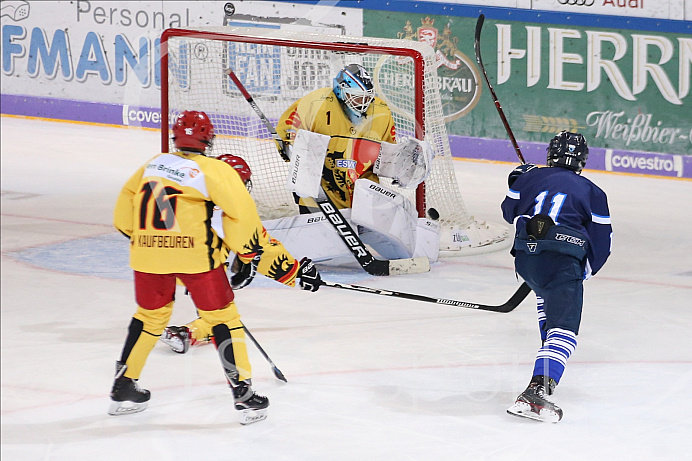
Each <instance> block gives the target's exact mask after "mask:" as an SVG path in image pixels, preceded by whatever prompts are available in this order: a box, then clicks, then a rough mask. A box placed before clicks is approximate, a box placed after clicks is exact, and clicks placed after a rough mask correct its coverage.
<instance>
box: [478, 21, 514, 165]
mask: <svg viewBox="0 0 692 461" xmlns="http://www.w3.org/2000/svg"><path fill="white" fill-rule="evenodd" d="M484 21H485V16H484V15H482V14H481V15H480V16H478V20H477V21H476V34H475V36H474V41H473V50H474V51H475V52H476V61H477V62H478V66H479V67H480V68H481V73H482V74H483V77H484V78H485V83H486V85H487V86H488V90H490V95H491V96H492V98H493V102H494V103H495V108H496V109H497V112H498V114H500V119H501V120H502V124H503V125H504V126H505V131H506V132H507V135H508V136H509V140H510V141H511V142H512V146H513V147H514V151H515V153H516V154H517V157H518V158H519V160H520V161H521V163H526V161H525V160H524V155H522V153H521V149H519V143H517V140H516V138H515V137H514V133H513V132H512V128H511V127H510V126H509V122H508V121H507V117H505V112H504V111H503V110H502V106H501V105H500V101H499V100H498V99H497V95H496V94H495V90H494V89H493V86H492V85H491V84H490V78H488V73H487V72H486V71H485V65H483V58H482V57H481V30H482V29H483V22H484Z"/></svg>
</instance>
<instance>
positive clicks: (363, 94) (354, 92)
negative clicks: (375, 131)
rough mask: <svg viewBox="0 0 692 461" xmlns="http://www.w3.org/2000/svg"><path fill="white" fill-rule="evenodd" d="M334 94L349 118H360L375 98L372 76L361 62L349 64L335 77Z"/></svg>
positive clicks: (354, 119) (353, 119)
mask: <svg viewBox="0 0 692 461" xmlns="http://www.w3.org/2000/svg"><path fill="white" fill-rule="evenodd" d="M334 94H335V95H336V99H338V100H339V102H340V103H341V104H342V106H343V108H344V110H345V111H346V113H347V114H348V116H349V118H350V119H351V120H352V121H357V120H360V117H362V116H363V114H365V112H366V111H367V110H368V107H370V103H371V102H372V100H373V99H374V98H375V92H374V90H373V85H372V77H370V74H369V73H368V71H367V70H365V68H364V67H363V66H361V65H360V64H349V65H348V66H346V67H344V68H343V69H341V70H340V71H339V73H338V74H337V75H336V77H334Z"/></svg>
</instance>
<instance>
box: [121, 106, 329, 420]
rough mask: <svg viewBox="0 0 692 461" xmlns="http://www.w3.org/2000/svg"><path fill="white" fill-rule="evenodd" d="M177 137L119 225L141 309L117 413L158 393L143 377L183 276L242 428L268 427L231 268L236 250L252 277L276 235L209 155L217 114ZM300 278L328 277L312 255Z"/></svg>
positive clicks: (143, 176)
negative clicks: (216, 224) (218, 227)
mask: <svg viewBox="0 0 692 461" xmlns="http://www.w3.org/2000/svg"><path fill="white" fill-rule="evenodd" d="M172 132H173V140H174V144H175V146H176V148H177V149H178V151H176V152H172V153H162V154H159V155H156V156H155V157H154V158H152V159H151V160H149V161H148V162H147V163H146V164H144V165H143V166H142V167H140V168H139V169H138V170H137V171H136V172H135V173H134V174H133V175H132V176H131V177H130V179H129V180H128V181H127V182H126V183H125V186H124V187H123V188H122V190H121V192H120V195H119V197H118V200H117V202H116V206H115V211H114V225H115V227H116V229H118V230H119V231H120V232H121V233H123V234H124V235H125V236H127V237H128V238H129V239H130V266H131V267H132V269H133V270H134V285H135V299H136V302H137V305H138V307H137V310H136V312H135V314H134V316H133V318H132V321H131V323H130V326H129V329H128V335H127V338H126V340H125V344H124V347H123V350H122V354H121V357H120V360H118V361H117V363H116V375H115V380H114V383H113V387H112V389H111V394H110V397H111V406H110V408H109V413H110V414H111V415H123V414H129V413H135V412H139V411H142V410H144V409H145V408H146V406H147V402H148V401H149V398H150V393H149V391H148V390H145V389H141V388H140V387H139V385H138V383H137V380H138V379H139V377H140V374H141V372H142V369H143V367H144V364H145V362H146V359H147V357H148V355H149V353H150V352H151V350H152V348H153V347H154V345H155V344H156V341H157V340H158V338H159V336H160V335H161V333H162V332H163V330H164V328H165V327H166V325H167V324H168V321H169V319H170V317H171V313H172V309H173V302H174V298H175V289H176V279H179V280H180V281H181V282H182V283H183V284H184V285H185V286H186V287H187V290H188V291H189V294H190V296H191V298H192V300H193V302H194V303H195V306H196V307H197V310H198V313H199V315H200V317H201V318H203V319H204V321H205V322H206V323H208V324H209V325H212V331H213V334H214V343H215V345H216V347H217V349H218V352H219V357H220V359H221V363H222V365H223V369H224V372H225V374H226V377H227V379H228V382H229V384H230V386H231V388H232V391H233V397H234V401H235V409H236V410H238V411H240V412H241V423H249V422H255V421H259V420H262V419H264V418H266V408H267V407H268V406H269V400H268V399H267V398H266V397H264V396H261V395H258V394H256V393H255V392H254V391H253V390H252V387H251V380H250V378H251V368H250V363H249V360H248V356H247V349H246V346H245V334H244V330H243V325H242V323H241V321H240V316H239V315H238V311H237V309H236V306H235V303H234V301H233V299H234V294H233V289H232V288H231V284H230V282H229V280H228V278H227V277H226V273H225V270H224V269H225V266H224V264H223V263H224V262H225V260H226V257H227V255H228V251H229V250H230V251H232V252H233V253H236V254H238V255H239V256H240V263H242V264H241V265H244V266H247V268H246V269H244V273H245V274H248V277H245V279H246V280H247V279H248V278H250V277H249V276H251V275H252V274H254V271H255V270H256V268H257V265H258V264H259V261H260V259H261V256H262V253H263V252H264V251H265V247H267V246H269V244H268V236H267V234H266V231H264V228H263V226H262V222H261V221H260V218H259V216H258V215H257V209H256V207H255V204H254V202H253V200H252V198H251V197H250V194H249V193H248V191H247V189H246V188H245V185H244V184H243V181H242V180H241V178H240V176H239V175H238V174H237V173H236V172H235V171H234V169H233V168H232V167H231V166H230V165H229V164H227V163H226V162H223V161H219V160H217V159H215V158H210V157H206V156H205V155H204V154H205V153H206V151H207V149H210V148H211V145H212V142H213V139H214V126H213V125H212V123H211V121H210V119H209V117H208V116H207V115H206V114H205V113H204V112H197V111H185V112H183V113H182V114H181V115H180V116H179V117H178V119H177V120H176V122H175V124H174V125H173V130H172ZM215 206H218V207H219V208H220V210H221V211H222V212H223V213H224V215H226V216H227V217H228V219H227V220H224V226H223V233H224V235H223V238H222V237H221V236H220V235H219V234H218V233H217V231H215V230H214V229H213V228H212V226H211V221H212V216H213V212H214V207H215ZM298 277H299V278H300V280H301V287H304V288H305V289H311V290H313V291H314V288H315V285H317V286H319V274H317V270H316V269H315V266H314V265H313V264H312V262H311V261H309V260H307V258H306V259H305V260H304V261H303V262H302V263H301V267H300V268H299V269H298ZM250 279H251V278H250ZM303 279H306V280H309V282H308V283H307V284H305V283H303ZM241 282H242V281H241Z"/></svg>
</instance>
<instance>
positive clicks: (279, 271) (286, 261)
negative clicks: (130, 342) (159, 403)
mask: <svg viewBox="0 0 692 461" xmlns="http://www.w3.org/2000/svg"><path fill="white" fill-rule="evenodd" d="M217 159H219V160H221V161H224V162H226V163H228V164H229V165H231V166H232V167H233V168H234V169H235V170H236V172H238V174H239V175H240V178H241V179H242V180H243V183H244V184H245V186H246V188H247V189H248V191H250V190H251V189H252V180H251V176H252V170H251V169H250V167H249V165H248V164H247V162H245V160H243V159H242V158H241V157H238V156H235V155H230V154H225V155H220V156H219V157H217ZM232 225H233V221H232V220H231V219H230V217H228V215H226V214H224V213H222V212H221V210H220V209H218V210H217V209H215V210H214V214H213V216H212V228H213V229H215V230H216V231H217V233H218V234H219V235H220V236H221V237H222V238H223V237H224V235H225V231H224V229H225V228H228V227H229V226H232ZM262 240H263V242H264V243H263V245H262V246H263V249H264V252H263V253H262V256H261V258H260V261H259V264H257V268H256V271H257V272H259V273H260V274H262V275H265V276H267V277H268V278H271V279H273V280H276V281H277V282H279V283H282V284H284V285H286V286H290V287H293V286H295V284H296V277H297V275H298V270H299V268H300V264H299V263H298V261H296V259H295V258H294V257H293V256H292V255H291V254H290V253H289V252H288V251H286V249H285V248H284V246H283V244H282V243H281V242H279V241H278V240H276V239H273V238H271V237H270V236H269V235H268V233H266V231H265V232H263V239H262ZM224 249H225V250H227V252H230V248H228V247H227V246H224ZM232 256H233V255H232ZM247 262H248V261H247V256H246V255H241V254H238V255H235V256H234V258H233V259H232V266H231V272H232V273H233V276H232V277H231V286H232V287H233V289H234V290H237V289H240V288H242V287H245V286H247V285H248V284H249V283H250V281H252V278H253V277H254V272H251V270H252V266H251V265H250V264H247ZM304 283H310V282H307V280H305V281H304ZM313 288H314V290H313V291H315V290H317V289H318V288H319V284H315V285H314V287H313V286H311V287H310V288H306V289H311V290H312V289H313ZM212 327H213V325H210V324H209V323H207V322H206V321H205V320H204V319H203V318H202V317H198V318H197V319H195V320H193V321H192V322H190V323H188V324H186V325H183V326H168V327H166V328H165V330H164V331H163V333H162V334H161V338H160V339H161V341H162V342H164V343H165V344H167V345H168V346H169V347H170V348H171V349H172V350H173V351H174V352H177V353H179V354H184V353H185V352H187V351H188V349H189V347H190V346H194V345H196V344H207V343H209V342H210V341H211V340H212V339H213V332H212Z"/></svg>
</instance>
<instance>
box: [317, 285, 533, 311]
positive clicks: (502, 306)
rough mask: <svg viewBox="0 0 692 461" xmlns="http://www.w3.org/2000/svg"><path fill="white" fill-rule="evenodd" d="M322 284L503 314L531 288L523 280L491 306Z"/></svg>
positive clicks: (358, 286) (516, 304)
mask: <svg viewBox="0 0 692 461" xmlns="http://www.w3.org/2000/svg"><path fill="white" fill-rule="evenodd" d="M323 282H324V285H326V286H328V287H332V288H341V289H344V290H353V291H360V292H363V293H370V294H374V295H382V296H393V297H395V298H404V299H412V300H415V301H424V302H428V303H434V304H444V305H446V306H453V307H462V308H468V309H477V310H481V311H490V312H500V313H503V314H506V313H508V312H512V311H513V310H514V309H516V308H517V306H519V304H521V302H522V301H523V300H524V299H525V298H526V296H528V294H529V293H531V288H529V286H528V285H527V284H526V282H523V283H522V284H521V286H520V287H519V288H518V289H517V291H516V292H515V293H514V294H513V295H512V297H511V298H509V299H508V300H507V302H505V303H504V304H500V305H499V306H491V305H487V304H479V303H471V302H467V301H457V300H454V299H443V298H433V297H430V296H423V295H416V294H411V293H402V292H400V291H390V290H380V289H378V288H370V287H364V286H360V285H349V284H346V283H335V282H327V281H324V280H323Z"/></svg>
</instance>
